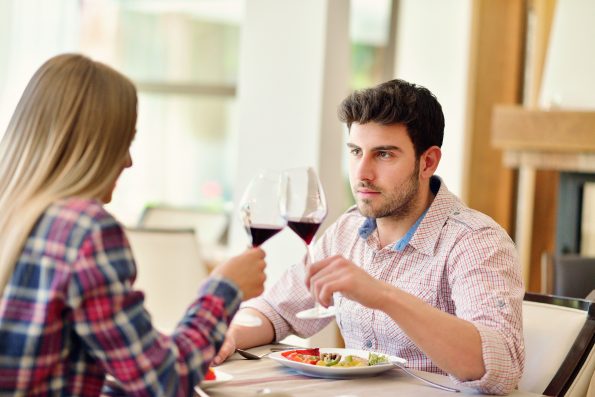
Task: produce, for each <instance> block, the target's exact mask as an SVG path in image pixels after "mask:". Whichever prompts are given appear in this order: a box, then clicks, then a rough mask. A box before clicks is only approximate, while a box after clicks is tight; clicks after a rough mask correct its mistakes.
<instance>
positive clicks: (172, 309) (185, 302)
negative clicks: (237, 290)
mask: <svg viewBox="0 0 595 397" xmlns="http://www.w3.org/2000/svg"><path fill="white" fill-rule="evenodd" d="M126 235H127V237H128V241H129V242H130V246H131V248H132V253H133V255H134V259H135V262H136V266H137V278H136V281H135V284H134V286H135V288H137V289H140V290H143V291H144V292H145V307H146V308H147V310H148V311H149V313H150V314H151V317H152V321H153V325H154V326H155V327H156V328H157V329H159V330H161V331H163V332H171V331H172V330H173V329H174V328H175V326H176V325H177V324H178V322H179V321H180V320H181V319H182V316H183V315H184V313H185V311H186V309H187V308H188V306H189V305H190V304H191V303H192V302H193V301H194V300H195V299H196V297H197V293H198V289H199V287H200V284H201V282H202V281H203V280H204V279H205V278H207V276H208V269H207V267H206V265H205V264H204V262H203V260H202V258H201V256H200V253H199V247H198V243H197V241H196V236H195V234H194V230H193V229H178V230H174V229H169V230H168V229H148V228H127V229H126Z"/></svg>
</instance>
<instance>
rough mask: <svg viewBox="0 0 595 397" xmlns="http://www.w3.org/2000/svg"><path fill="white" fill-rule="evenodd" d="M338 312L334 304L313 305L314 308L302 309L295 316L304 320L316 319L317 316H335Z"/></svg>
mask: <svg viewBox="0 0 595 397" xmlns="http://www.w3.org/2000/svg"><path fill="white" fill-rule="evenodd" d="M336 313H337V312H336V310H335V307H334V306H329V307H313V308H312V309H307V310H302V311H301V312H298V313H297V314H296V315H295V316H296V317H297V318H299V319H302V320H314V319H317V318H326V317H334V316H335V314H336Z"/></svg>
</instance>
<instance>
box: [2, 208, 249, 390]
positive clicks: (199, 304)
mask: <svg viewBox="0 0 595 397" xmlns="http://www.w3.org/2000/svg"><path fill="white" fill-rule="evenodd" d="M135 275H136V270H135V264H134V261H133V259H132V255H131V252H130V248H129V245H128V242H127V240H126V238H125V236H124V232H123V230H122V227H121V226H120V225H119V224H118V223H117V222H116V221H115V220H114V218H113V217H112V216H111V215H109V214H108V213H107V212H106V211H105V210H104V208H103V207H102V205H101V204H100V203H99V202H97V201H94V200H84V199H75V198H72V199H67V200H63V201H61V202H58V203H56V204H54V205H52V206H50V207H49V208H48V209H47V210H46V211H45V213H44V214H43V215H42V216H41V217H40V219H39V220H38V222H37V224H36V225H35V226H34V228H33V231H32V232H31V233H30V235H29V238H28V239H27V241H26V245H25V247H24V250H23V252H22V254H21V256H20V258H19V259H18V262H17V264H16V267H15V269H14V272H13V275H12V278H11V279H10V281H9V284H8V285H7V286H6V288H5V289H4V291H3V295H2V300H1V301H0V395H11V396H24V395H27V396H41V395H63V396H98V395H100V392H101V390H102V386H103V384H104V380H105V375H106V373H108V374H111V375H112V376H114V378H116V379H117V380H118V381H119V383H121V385H122V386H123V387H124V389H125V391H126V393H127V394H129V395H137V396H149V395H150V396H157V395H166V396H182V395H191V394H192V389H193V387H194V385H196V384H197V383H198V382H199V381H200V380H201V379H202V378H203V376H204V373H205V372H206V370H207V367H208V364H209V363H210V361H211V359H212V358H213V357H214V355H215V353H216V351H217V350H218V349H219V347H220V346H221V344H222V342H223V339H224V335H225V332H226V330H227V326H228V324H229V321H230V319H231V316H232V315H233V314H234V313H235V311H236V310H237V308H238V307H239V303H240V300H241V296H240V292H239V291H238V290H237V288H236V287H235V286H233V285H232V284H230V283H229V282H227V281H225V280H223V279H213V278H212V279H209V280H208V281H206V282H205V283H204V284H203V285H202V287H201V288H200V292H199V288H198V285H197V299H196V301H195V302H193V303H192V304H191V305H190V306H189V308H188V311H187V313H186V315H185V317H184V318H183V319H182V321H181V322H180V323H179V325H178V327H177V329H176V330H175V332H174V334H173V335H172V336H166V335H163V334H160V333H159V332H157V331H156V330H155V329H154V328H153V326H152V325H151V318H150V315H149V313H148V312H147V311H146V310H145V309H144V308H143V293H142V292H139V291H134V290H133V289H132V282H133V281H134V278H135ZM172 288H175V286H172ZM189 303H191V302H189Z"/></svg>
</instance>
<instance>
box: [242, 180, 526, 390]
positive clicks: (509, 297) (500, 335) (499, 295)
mask: <svg viewBox="0 0 595 397" xmlns="http://www.w3.org/2000/svg"><path fill="white" fill-rule="evenodd" d="M432 187H433V189H432V190H433V191H434V192H436V191H437V194H436V197H435V198H434V201H433V203H432V205H431V206H430V208H429V209H428V211H427V213H426V214H425V216H424V217H423V219H422V221H421V222H420V223H419V225H418V226H417V230H415V233H414V234H413V235H412V236H411V239H410V240H409V242H408V243H407V244H406V245H405V246H404V247H402V250H399V249H398V248H401V247H399V246H400V244H399V242H397V243H396V244H391V245H389V246H386V247H381V246H380V242H379V239H378V233H377V232H376V230H375V222H370V220H367V219H366V218H364V217H363V216H362V215H361V214H360V213H359V212H358V211H357V209H356V208H351V209H350V210H348V211H347V212H346V213H345V214H343V215H342V216H341V217H340V218H339V219H338V220H337V221H336V222H335V223H334V224H333V225H332V226H331V227H329V229H328V230H327V231H326V232H325V233H324V235H323V236H322V238H321V239H320V240H319V241H318V242H317V244H316V246H315V249H314V258H315V260H320V259H322V258H326V257H329V256H332V255H338V254H340V255H343V256H344V257H345V258H347V259H349V260H351V261H353V262H354V263H355V264H356V265H358V266H361V267H362V268H364V269H365V270H366V271H367V272H368V273H369V274H371V275H372V276H373V277H375V278H377V279H379V280H383V281H385V282H387V283H390V284H392V285H394V286H396V287H398V288H400V289H402V290H404V291H407V292H408V293H410V294H412V295H414V296H416V297H417V298H419V299H421V300H422V301H424V302H427V303H429V304H430V305H432V306H434V307H436V308H438V309H440V310H442V311H444V312H447V313H451V314H453V315H456V316H457V317H460V318H463V319H465V320H468V321H470V322H471V323H473V324H474V325H475V327H476V328H477V329H478V331H479V333H480V336H481V341H482V350H483V360H484V364H485V368H486V373H485V375H484V376H483V377H482V379H480V380H477V381H471V382H460V381H459V380H458V379H454V378H453V379H454V380H455V381H456V382H459V383H463V384H464V385H465V386H468V387H473V388H476V389H479V390H481V391H482V392H486V393H496V394H502V393H507V392H509V391H510V390H511V389H513V388H514V387H515V386H516V385H517V383H518V380H519V378H520V376H521V373H522V370H523V366H524V343H523V337H522V325H521V321H522V320H521V306H522V299H523V293H524V289H523V285H522V279H521V275H520V267H519V263H518V258H517V254H516V250H515V247H514V244H513V242H512V241H511V239H510V238H509V237H508V235H507V234H506V232H505V231H504V230H503V229H502V228H501V227H500V226H498V225H497V224H496V223H495V222H494V221H493V220H492V219H490V218H489V217H487V216H486V215H483V214H481V213H479V212H477V211H474V210H472V209H469V208H468V207H466V206H465V205H464V204H463V203H462V202H461V201H460V200H459V199H458V198H456V197H455V196H454V195H453V194H452V193H450V192H449V191H448V189H447V188H446V186H445V185H444V184H443V183H441V181H440V180H439V179H438V178H437V177H435V178H432ZM370 224H372V225H373V227H374V229H372V230H369V226H370ZM304 269H305V267H304V264H303V263H299V264H296V265H294V266H292V267H291V268H290V269H289V270H288V271H287V272H286V273H285V274H284V275H283V276H282V277H281V279H280V280H279V281H278V282H277V283H276V284H275V285H274V286H273V287H272V288H271V289H269V290H267V292H266V293H265V294H264V295H263V296H262V297H259V298H256V299H253V300H250V301H248V302H247V303H245V306H247V307H252V308H255V309H257V310H259V311H261V312H262V313H263V314H265V315H266V316H267V317H268V318H269V319H270V320H271V321H272V323H273V326H274V328H275V337H276V339H277V340H281V339H283V338H285V337H286V336H287V335H289V334H290V333H295V334H297V335H299V336H302V337H308V336H311V335H313V334H314V333H316V332H317V331H319V330H320V329H322V328H323V327H324V326H325V325H326V324H328V323H329V321H331V320H329V319H323V320H315V321H313V320H300V319H298V318H296V317H295V313H297V312H298V311H300V310H303V309H307V308H309V307H312V305H313V304H314V302H313V299H312V297H311V295H310V293H309V292H308V290H307V289H306V287H305V285H304V279H305V272H304ZM334 304H335V306H336V308H337V313H338V314H337V316H336V320H337V323H338V326H339V328H340V330H341V334H342V336H343V338H344V340H345V344H346V346H347V347H348V348H354V349H363V350H371V351H378V352H382V353H385V354H391V355H395V356H399V357H403V358H405V359H407V361H408V366H409V367H412V368H415V369H419V370H424V371H430V372H436V373H444V372H443V371H441V370H440V369H439V368H438V367H437V366H436V365H435V364H434V363H433V362H432V361H431V360H430V359H429V358H428V357H427V356H426V355H425V354H424V353H423V351H421V350H420V349H419V348H418V347H417V346H416V345H415V344H413V342H412V341H411V340H410V339H409V337H408V336H407V335H406V334H405V333H404V332H403V331H402V330H401V329H400V328H399V326H398V325H397V324H396V323H395V322H394V321H393V320H392V319H391V318H390V317H389V316H388V315H387V314H386V313H384V312H382V311H378V310H371V309H369V308H367V307H364V306H362V305H360V304H359V303H357V302H354V301H352V300H349V299H347V298H344V297H343V296H341V294H340V293H336V294H335V295H334Z"/></svg>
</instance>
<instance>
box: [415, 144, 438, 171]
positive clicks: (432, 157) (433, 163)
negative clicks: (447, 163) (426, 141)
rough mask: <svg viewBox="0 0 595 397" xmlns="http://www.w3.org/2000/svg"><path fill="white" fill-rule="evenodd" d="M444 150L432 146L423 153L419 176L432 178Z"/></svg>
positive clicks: (420, 160)
mask: <svg viewBox="0 0 595 397" xmlns="http://www.w3.org/2000/svg"><path fill="white" fill-rule="evenodd" d="M441 157H442V150H440V148H439V147H438V146H432V147H430V148H428V149H427V150H426V151H425V152H423V153H422V155H421V156H420V159H419V175H420V176H421V177H422V178H428V179H429V178H430V177H431V176H432V175H434V173H435V172H436V169H437V168H438V164H439V163H440V158H441Z"/></svg>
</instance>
